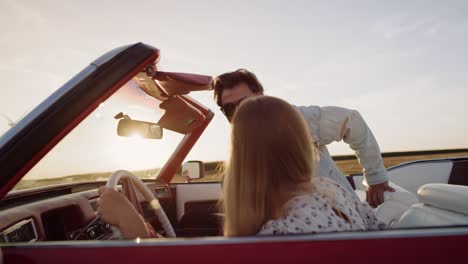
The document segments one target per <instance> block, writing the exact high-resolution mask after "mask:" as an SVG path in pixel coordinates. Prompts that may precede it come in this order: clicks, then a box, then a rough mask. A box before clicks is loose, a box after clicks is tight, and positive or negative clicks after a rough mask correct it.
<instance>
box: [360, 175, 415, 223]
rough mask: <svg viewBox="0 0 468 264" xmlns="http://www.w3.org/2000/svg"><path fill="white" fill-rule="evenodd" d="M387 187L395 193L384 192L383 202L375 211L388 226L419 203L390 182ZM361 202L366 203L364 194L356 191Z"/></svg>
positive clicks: (410, 194) (405, 191)
mask: <svg viewBox="0 0 468 264" xmlns="http://www.w3.org/2000/svg"><path fill="white" fill-rule="evenodd" d="M389 185H390V186H391V187H392V188H393V189H395V192H384V202H383V203H382V204H381V205H379V206H378V207H377V208H376V209H375V213H376V215H377V217H379V219H381V220H382V221H384V222H385V223H386V224H387V225H389V224H390V223H391V222H392V221H395V220H398V219H400V217H401V215H402V214H403V213H404V212H405V211H407V210H408V209H409V208H410V207H411V206H412V205H414V204H416V203H418V202H419V200H418V197H417V196H416V195H415V194H413V193H410V192H409V191H407V190H405V189H403V188H402V187H400V186H398V185H396V184H395V183H392V182H390V183H389ZM356 193H357V195H358V197H359V198H360V199H361V201H363V202H365V201H366V192H365V191H362V190H357V191H356Z"/></svg>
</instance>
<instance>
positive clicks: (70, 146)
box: [14, 80, 183, 190]
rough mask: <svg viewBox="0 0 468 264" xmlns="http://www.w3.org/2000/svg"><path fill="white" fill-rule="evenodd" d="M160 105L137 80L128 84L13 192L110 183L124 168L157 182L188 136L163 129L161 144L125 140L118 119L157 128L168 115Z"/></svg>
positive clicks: (135, 138) (34, 169)
mask: <svg viewBox="0 0 468 264" xmlns="http://www.w3.org/2000/svg"><path fill="white" fill-rule="evenodd" d="M160 103H161V101H159V100H157V99H155V98H153V97H151V96H148V95H147V94H146V93H145V92H143V91H142V90H141V89H140V88H139V87H138V84H137V83H136V82H135V81H134V80H131V81H129V82H128V83H127V84H125V85H124V86H122V87H121V88H120V89H119V90H118V91H117V92H116V93H115V94H114V95H112V96H111V97H110V98H109V99H108V100H106V101H105V102H103V103H102V104H101V105H100V106H99V107H98V108H97V109H96V110H95V111H94V112H92V113H91V114H90V115H89V116H88V117H87V118H86V119H84V120H83V121H82V122H81V123H80V124H79V125H78V126H77V127H76V128H75V129H73V130H72V131H71V132H70V133H69V134H68V135H67V136H66V137H65V138H64V139H63V140H62V141H61V142H59V143H58V144H57V145H56V146H55V147H54V148H53V149H52V150H51V151H50V152H49V153H48V154H47V155H46V156H45V157H44V158H43V159H42V160H41V161H40V162H39V163H37V164H36V166H34V167H33V168H32V169H31V170H30V171H29V172H28V174H27V175H26V176H25V177H23V179H22V180H21V181H20V182H19V183H18V184H17V185H16V187H15V189H14V190H19V189H26V188H34V187H43V186H52V185H57V184H63V183H78V182H88V181H105V180H107V178H108V177H109V175H110V174H111V173H112V172H114V171H116V170H121V169H124V170H129V171H132V172H134V173H135V174H136V175H137V176H139V177H141V178H144V179H154V178H155V177H156V175H157V174H158V172H159V170H160V168H161V167H162V166H163V165H164V164H165V162H166V161H167V160H168V158H169V156H170V155H171V154H172V152H173V151H174V149H175V148H176V147H177V144H178V143H179V142H180V140H181V139H182V137H183V135H182V134H179V133H175V132H172V131H170V130H164V132H163V138H162V139H143V138H141V137H138V136H134V137H120V136H118V135H117V124H118V121H119V120H117V119H115V118H114V117H115V116H116V115H117V114H119V113H123V114H124V115H127V116H129V117H130V118H131V119H134V120H142V121H147V122H152V123H156V122H158V120H159V119H160V118H161V116H162V115H163V114H164V110H162V109H160V108H159V104H160Z"/></svg>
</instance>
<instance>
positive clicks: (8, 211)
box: [0, 183, 176, 243]
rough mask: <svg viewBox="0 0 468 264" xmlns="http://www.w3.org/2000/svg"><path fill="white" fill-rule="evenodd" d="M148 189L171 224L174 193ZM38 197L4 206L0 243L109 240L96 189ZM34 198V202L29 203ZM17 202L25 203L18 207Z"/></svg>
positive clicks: (149, 217) (151, 219)
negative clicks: (100, 218) (99, 210)
mask: <svg viewBox="0 0 468 264" xmlns="http://www.w3.org/2000/svg"><path fill="white" fill-rule="evenodd" d="M148 187H149V188H150V190H152V191H153V193H154V194H155V196H156V197H157V198H158V200H159V201H160V203H161V206H162V207H163V209H164V210H165V212H166V214H167V215H168V218H169V220H170V221H171V222H173V221H174V220H175V214H176V213H175V202H174V201H175V199H174V194H175V191H174V190H171V187H170V186H169V185H164V184H155V183H152V184H148ZM67 188H70V187H67ZM55 191H56V190H55ZM67 192H73V191H71V190H69V191H65V193H67ZM41 195H43V194H41V193H40V192H39V193H35V194H31V195H20V196H19V197H13V198H10V199H9V202H10V206H4V209H2V211H0V243H12V242H34V241H57V240H101V239H112V236H113V233H114V232H113V231H112V229H111V227H110V226H109V225H108V224H106V223H104V222H102V221H100V220H99V219H98V218H97V214H96V211H97V208H98V198H99V194H98V192H97V189H93V190H89V191H80V192H76V193H68V194H63V195H59V196H56V197H52V198H41V197H43V196H41ZM34 199H37V200H36V201H33V202H30V201H29V200H34ZM139 200H140V205H141V208H142V209H143V217H144V219H145V220H146V222H147V223H149V224H151V225H152V226H153V228H155V230H156V231H157V232H162V233H163V231H162V227H161V226H160V224H159V220H158V218H157V217H156V216H155V215H154V213H153V211H152V210H151V209H150V208H149V207H148V204H149V203H148V202H147V201H142V197H139ZM21 201H27V202H26V203H25V204H19V205H18V203H20V202H21ZM5 207H6V208H5Z"/></svg>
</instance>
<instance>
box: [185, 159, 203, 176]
mask: <svg viewBox="0 0 468 264" xmlns="http://www.w3.org/2000/svg"><path fill="white" fill-rule="evenodd" d="M204 176H205V165H204V164H203V162H202V161H195V160H192V161H187V162H185V163H184V164H183V165H182V177H185V178H186V179H188V180H191V179H200V178H203V177H204Z"/></svg>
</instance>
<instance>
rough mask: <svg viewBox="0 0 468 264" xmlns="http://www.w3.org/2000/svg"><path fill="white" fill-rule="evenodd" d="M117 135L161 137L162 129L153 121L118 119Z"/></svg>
mask: <svg viewBox="0 0 468 264" xmlns="http://www.w3.org/2000/svg"><path fill="white" fill-rule="evenodd" d="M117 135H119V136H121V137H134V136H137V137H142V138H148V139H161V138H162V136H163V129H162V128H161V127H160V126H158V125H157V124H155V123H150V122H145V121H139V120H133V119H120V120H119V124H118V125H117Z"/></svg>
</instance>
